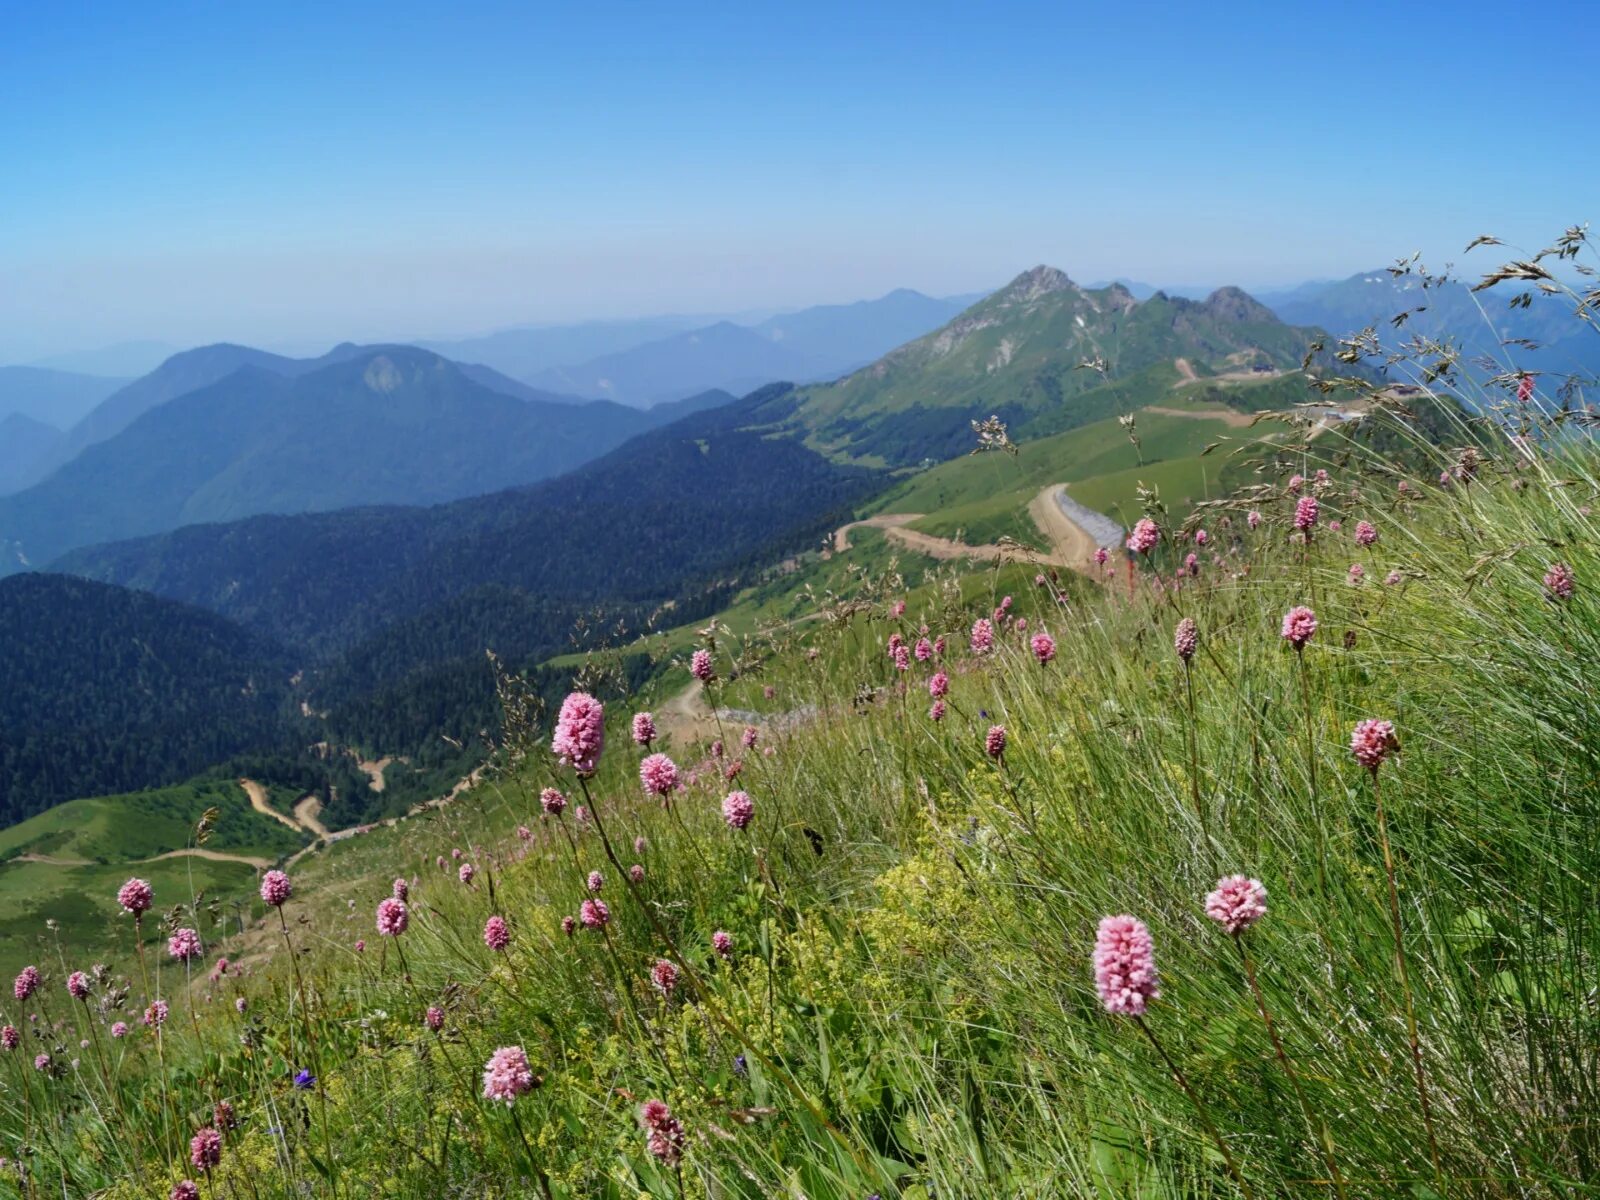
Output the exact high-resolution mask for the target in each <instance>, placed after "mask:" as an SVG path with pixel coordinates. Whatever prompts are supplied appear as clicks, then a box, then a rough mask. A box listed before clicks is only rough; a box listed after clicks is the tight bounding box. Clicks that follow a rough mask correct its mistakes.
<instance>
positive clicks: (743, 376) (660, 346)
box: [527, 288, 964, 406]
mask: <svg viewBox="0 0 1600 1200" xmlns="http://www.w3.org/2000/svg"><path fill="white" fill-rule="evenodd" d="M962 307H964V305H963V304H962V303H961V302H960V301H959V300H936V299H934V298H932V297H929V296H924V295H922V294H921V293H920V292H914V291H910V290H908V289H904V288H902V289H900V290H898V291H893V292H890V293H889V294H888V295H886V296H883V297H880V298H879V299H877V300H863V301H860V302H859V303H856V304H834V305H819V306H817V307H814V308H807V309H803V310H801V311H800V312H796V313H789V314H785V315H782V316H776V317H771V318H769V319H767V320H765V321H762V322H761V323H760V324H757V325H754V326H744V325H738V324H735V323H734V322H732V321H719V322H716V323H715V324H712V325H707V326H704V327H701V328H695V329H687V330H683V331H681V332H678V333H674V334H671V335H670V336H667V337H664V338H660V339H658V340H655V341H650V342H646V343H644V344H643V345H638V346H631V347H627V348H624V349H619V350H616V351H613V352H612V353H609V354H604V355H601V356H599V357H597V358H593V359H591V360H589V361H587V362H582V363H579V364H577V365H574V366H562V367H551V368H548V369H546V370H543V371H540V372H538V373H537V374H535V375H532V376H529V377H527V378H528V381H529V382H530V383H533V384H536V385H538V386H540V387H544V388H548V389H551V390H554V391H562V392H575V393H577V394H578V395H580V396H597V397H604V398H606V399H610V400H617V401H619V402H621V403H625V404H633V405H639V406H649V405H651V404H657V403H660V402H661V401H663V400H673V399H677V398H678V397H680V396H685V395H689V394H692V393H693V392H696V391H699V390H702V389H703V388H706V387H716V388H721V389H722V390H724V391H729V392H734V393H736V394H743V393H745V392H748V391H752V390H753V389H755V388H757V387H759V386H760V385H762V384H764V383H771V382H772V381H773V380H777V379H785V380H794V381H801V382H805V381H808V380H817V379H831V378H833V377H835V376H837V375H840V374H842V373H843V372H845V371H848V370H851V369H853V368H855V367H859V366H863V365H865V364H866V363H868V362H871V361H872V360H873V359H875V358H877V357H878V356H879V355H881V354H884V353H887V352H888V351H889V350H892V349H893V348H894V347H896V346H898V345H900V344H902V343H903V342H906V341H908V340H910V339H911V338H914V337H918V336H920V335H921V334H924V333H926V332H927V331H928V330H930V329H936V328H938V327H939V326H940V325H942V324H944V322H946V321H948V320H949V319H950V318H951V317H953V316H955V315H956V313H958V312H960V311H961V309H962Z"/></svg>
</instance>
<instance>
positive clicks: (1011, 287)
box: [995, 263, 1078, 304]
mask: <svg viewBox="0 0 1600 1200" xmlns="http://www.w3.org/2000/svg"><path fill="white" fill-rule="evenodd" d="M1077 286H1078V285H1077V284H1075V283H1073V282H1072V280H1070V279H1068V278H1067V273H1066V272H1065V271H1063V270H1061V269H1060V268H1058V267H1050V266H1045V265H1044V264H1043V263H1041V264H1040V265H1039V266H1037V267H1034V268H1033V269H1031V270H1028V271H1024V272H1023V273H1022V274H1021V275H1018V276H1017V277H1016V278H1015V279H1013V280H1012V281H1011V282H1010V283H1008V284H1006V286H1005V287H1003V288H1001V289H1000V290H999V291H998V292H996V293H995V298H996V299H998V300H999V301H1000V302H1001V303H1003V304H1027V303H1030V302H1031V301H1034V300H1037V299H1039V298H1040V297H1041V296H1048V295H1050V294H1051V293H1052V292H1064V291H1067V290H1069V289H1076V288H1077Z"/></svg>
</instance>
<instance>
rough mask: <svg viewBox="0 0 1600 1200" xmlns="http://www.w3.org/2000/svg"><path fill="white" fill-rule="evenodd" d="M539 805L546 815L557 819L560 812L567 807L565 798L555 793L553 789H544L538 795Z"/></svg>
mask: <svg viewBox="0 0 1600 1200" xmlns="http://www.w3.org/2000/svg"><path fill="white" fill-rule="evenodd" d="M539 805H540V807H541V808H543V809H544V811H545V813H546V815H548V816H552V817H559V816H560V815H561V813H562V810H563V809H565V808H566V807H567V798H566V797H565V796H563V795H562V794H561V793H560V792H558V791H556V789H555V788H545V789H544V791H542V792H540V793H539Z"/></svg>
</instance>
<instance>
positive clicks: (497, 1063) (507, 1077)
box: [483, 1046, 534, 1104]
mask: <svg viewBox="0 0 1600 1200" xmlns="http://www.w3.org/2000/svg"><path fill="white" fill-rule="evenodd" d="M533 1087H534V1078H533V1067H532V1066H530V1065H529V1063H528V1053H527V1051H525V1050H524V1049H523V1048H522V1047H521V1046H501V1047H500V1048H499V1049H498V1050H496V1051H495V1052H494V1053H493V1054H491V1055H490V1056H489V1061H488V1062H487V1063H485V1064H484V1067H483V1098H484V1099H485V1100H498V1101H500V1102H502V1103H504V1104H510V1103H511V1102H512V1101H513V1100H515V1099H516V1098H517V1097H518V1096H525V1095H527V1094H528V1093H529V1092H531V1091H532V1090H533Z"/></svg>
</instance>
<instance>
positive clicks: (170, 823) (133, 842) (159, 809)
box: [0, 781, 305, 863]
mask: <svg viewBox="0 0 1600 1200" xmlns="http://www.w3.org/2000/svg"><path fill="white" fill-rule="evenodd" d="M279 791H280V792H281V791H282V789H279ZM274 799H275V800H277V801H278V802H279V803H284V801H285V800H286V795H275V796H274ZM211 808H215V809H216V810H217V813H218V817H217V820H216V823H215V825H214V826H213V828H212V832H211V835H210V837H209V838H208V840H207V842H206V848H207V849H210V850H218V851H224V852H230V853H234V854H243V855H249V856H252V857H261V858H276V857H278V856H280V855H284V854H292V853H294V852H295V851H296V850H298V849H299V848H300V847H301V846H303V845H304V844H305V841H304V839H303V838H301V837H299V836H297V835H296V834H295V833H294V832H293V831H292V830H290V829H288V828H286V827H285V826H283V825H282V824H280V823H278V822H277V821H274V820H272V819H271V818H270V817H264V816H262V815H261V814H259V813H257V812H255V811H254V810H252V809H251V807H250V802H249V800H248V799H247V798H246V796H245V794H244V791H243V789H241V788H240V787H239V785H238V784H236V783H233V782H209V781H208V782H201V783H192V784H181V785H179V786H177V787H170V788H157V789H154V790H151V791H146V792H130V793H128V794H126V795H122V796H96V797H93V798H91V799H86V800H71V801H68V802H67V803H66V804H58V805H56V806H55V807H54V808H52V809H49V810H47V811H46V812H42V813H40V814H39V815H38V816H36V817H31V818H29V819H28V820H26V821H23V822H22V823H21V824H20V825H13V826H12V827H11V828H10V829H6V830H3V831H0V860H3V859H9V858H15V857H17V856H18V855H20V854H37V855H43V856H45V857H49V858H62V859H84V860H87V861H89V862H94V863H123V862H134V861H137V860H139V859H143V858H149V857H151V856H152V855H156V854H161V853H164V852H165V851H168V850H177V849H181V848H183V847H184V846H189V845H193V844H194V837H195V826H196V825H197V824H198V823H199V821H200V817H201V815H202V814H203V813H204V812H205V811H206V810H207V809H211ZM284 811H285V812H287V811H288V809H287V806H286V807H285V808H284Z"/></svg>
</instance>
